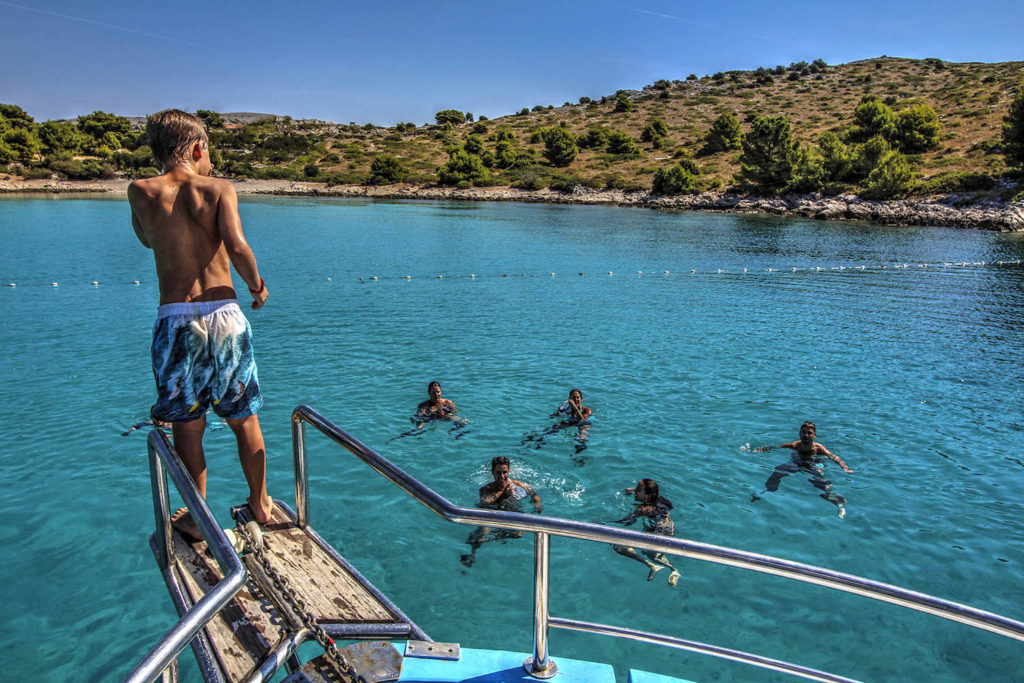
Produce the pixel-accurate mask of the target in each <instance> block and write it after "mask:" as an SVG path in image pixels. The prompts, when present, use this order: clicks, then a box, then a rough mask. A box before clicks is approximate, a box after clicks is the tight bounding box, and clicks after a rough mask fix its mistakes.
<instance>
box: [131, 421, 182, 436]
mask: <svg viewBox="0 0 1024 683" xmlns="http://www.w3.org/2000/svg"><path fill="white" fill-rule="evenodd" d="M143 427H156V428H157V429H163V430H167V429H170V428H171V423H170V422H164V421H163V420H146V421H145V422H136V423H135V424H133V425H132V426H131V427H129V428H128V431H127V432H121V436H128V435H129V434H131V433H132V432H134V431H135V430H136V429H142V428H143Z"/></svg>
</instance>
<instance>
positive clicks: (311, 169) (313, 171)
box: [302, 164, 320, 178]
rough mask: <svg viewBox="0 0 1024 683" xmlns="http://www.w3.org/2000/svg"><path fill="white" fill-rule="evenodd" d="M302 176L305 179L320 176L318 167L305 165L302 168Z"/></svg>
mask: <svg viewBox="0 0 1024 683" xmlns="http://www.w3.org/2000/svg"><path fill="white" fill-rule="evenodd" d="M302 175H304V176H306V177H307V178H315V177H317V176H318V175H320V167H319V166H317V165H316V164H306V165H305V166H303V167H302Z"/></svg>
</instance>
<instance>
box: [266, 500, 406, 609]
mask: <svg viewBox="0 0 1024 683" xmlns="http://www.w3.org/2000/svg"><path fill="white" fill-rule="evenodd" d="M262 527H263V538H264V541H265V542H266V545H267V548H268V551H269V552H268V553H267V554H268V556H269V557H270V562H271V564H272V565H273V567H274V569H276V570H277V571H278V573H280V574H281V575H282V576H284V577H285V578H286V579H288V581H289V583H290V584H291V585H292V586H293V587H294V588H295V590H296V591H297V592H298V594H299V595H300V596H301V597H302V599H303V600H305V601H306V604H307V606H308V607H309V609H310V611H311V612H312V613H313V614H314V615H316V617H317V619H318V620H319V621H320V622H321V623H325V624H330V623H335V624H344V623H392V622H397V621H399V620H397V619H395V617H394V615H392V614H391V613H390V612H388V610H387V609H385V608H384V606H383V605H381V604H380V602H378V601H377V599H376V598H375V597H374V596H373V594H371V593H370V592H369V591H368V590H367V589H366V588H364V587H363V585H362V584H361V583H359V582H358V581H357V580H356V579H355V578H354V577H353V576H352V575H351V574H349V573H348V572H347V571H346V570H345V569H344V568H343V567H341V566H339V565H338V563H337V562H335V560H334V558H332V557H331V556H330V555H328V554H327V553H326V552H325V551H324V550H323V549H322V548H321V547H320V546H319V545H318V544H317V543H315V542H314V541H313V540H312V539H311V538H310V537H309V535H308V534H306V533H305V532H304V531H303V530H302V529H299V528H298V527H297V526H295V524H294V523H293V522H292V521H291V519H290V518H288V516H287V515H286V514H285V513H284V512H283V511H282V510H281V509H280V508H278V507H276V506H275V508H274V514H273V517H272V518H271V521H270V522H269V523H268V524H264V525H262Z"/></svg>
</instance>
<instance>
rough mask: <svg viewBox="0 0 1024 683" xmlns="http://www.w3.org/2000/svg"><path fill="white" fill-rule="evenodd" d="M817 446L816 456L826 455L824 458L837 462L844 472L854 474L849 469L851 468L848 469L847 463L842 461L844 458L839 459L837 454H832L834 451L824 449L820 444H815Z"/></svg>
mask: <svg viewBox="0 0 1024 683" xmlns="http://www.w3.org/2000/svg"><path fill="white" fill-rule="evenodd" d="M815 446H816V448H815V449H814V450H815V453H816V454H819V455H824V456H826V457H827V458H829V459H830V460H833V461H835V462H836V463H837V464H838V465H839V466H840V467H842V468H843V472H847V473H849V474H853V470H851V469H850V468H849V467H848V466H847V465H846V463H845V462H843V459H842V458H840V457H839V456H838V455H836V454H835V453H833V452H832V451H830V450H829V449H827V448H825V447H824V446H822V445H821V444H820V443H816V444H815Z"/></svg>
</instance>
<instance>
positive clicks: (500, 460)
mask: <svg viewBox="0 0 1024 683" xmlns="http://www.w3.org/2000/svg"><path fill="white" fill-rule="evenodd" d="M510 468H511V465H510V464H509V460H508V458H506V457H505V456H504V455H498V456H495V457H494V458H492V459H491V474H492V475H493V476H494V481H498V482H502V483H504V482H505V480H506V479H508V477H509V470H510Z"/></svg>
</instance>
